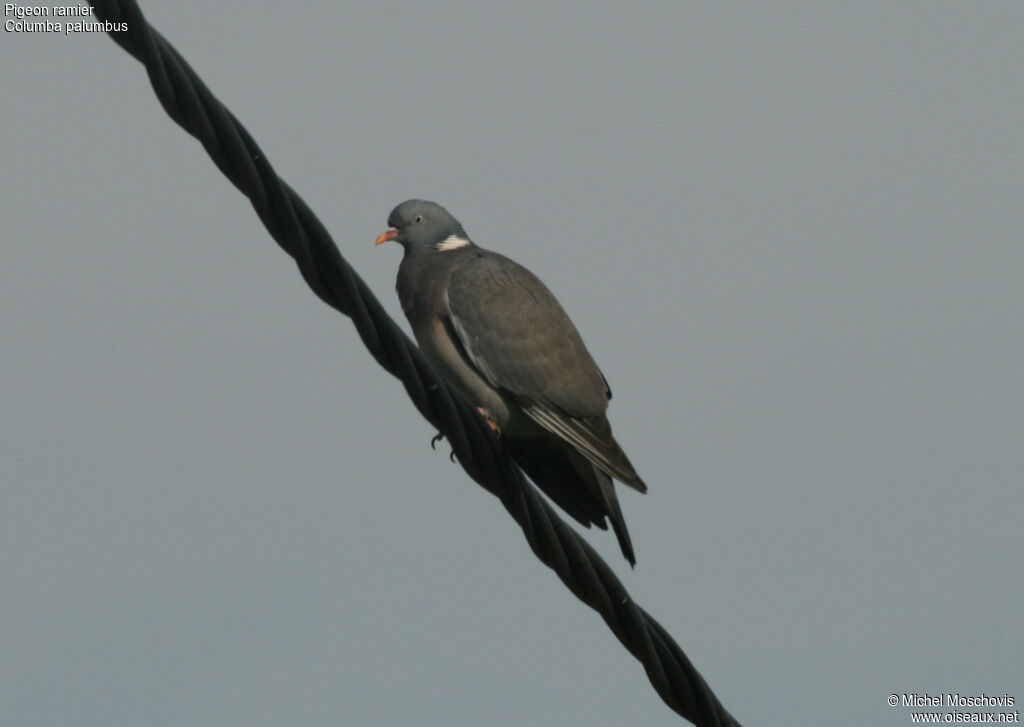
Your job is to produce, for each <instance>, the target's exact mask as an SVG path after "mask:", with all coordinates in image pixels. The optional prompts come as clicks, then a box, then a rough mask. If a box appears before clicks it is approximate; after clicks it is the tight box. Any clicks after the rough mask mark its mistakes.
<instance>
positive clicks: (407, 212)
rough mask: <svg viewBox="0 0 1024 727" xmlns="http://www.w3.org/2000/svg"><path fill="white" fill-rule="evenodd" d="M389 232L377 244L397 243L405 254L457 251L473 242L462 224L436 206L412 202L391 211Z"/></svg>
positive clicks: (379, 237)
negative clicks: (403, 249) (390, 241)
mask: <svg viewBox="0 0 1024 727" xmlns="http://www.w3.org/2000/svg"><path fill="white" fill-rule="evenodd" d="M388 225H390V226H391V229H389V230H388V231H387V232H384V233H381V234H380V235H378V236H377V244H378V245H380V244H381V243H384V242H388V241H389V240H394V241H395V242H397V243H398V244H400V245H401V246H402V247H404V248H405V250H406V252H419V251H431V250H437V251H441V252H444V251H447V250H455V249H457V248H460V247H465V246H466V245H472V244H473V243H472V241H470V239H469V238H468V237H467V236H466V231H465V230H463V229H462V225H461V224H459V221H458V220H457V219H455V218H454V217H452V216H451V215H450V214H448V210H446V209H445V208H444V207H442V206H441V205H439V204H435V203H434V202H426V201H424V200H422V199H410V200H406V201H405V202H402V204H400V205H398V206H397V207H395V208H394V209H393V210H391V214H390V215H388Z"/></svg>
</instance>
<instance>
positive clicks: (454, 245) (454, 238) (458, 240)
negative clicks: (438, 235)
mask: <svg viewBox="0 0 1024 727" xmlns="http://www.w3.org/2000/svg"><path fill="white" fill-rule="evenodd" d="M468 244H469V240H467V239H466V238H465V237H459V236H458V235H448V237H446V238H444V239H443V240H441V242H439V243H437V244H436V245H434V249H435V250H440V251H441V252H445V251H447V250H458V249H459V248H460V247H465V246H466V245H468Z"/></svg>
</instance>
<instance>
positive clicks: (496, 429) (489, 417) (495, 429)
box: [476, 406, 501, 437]
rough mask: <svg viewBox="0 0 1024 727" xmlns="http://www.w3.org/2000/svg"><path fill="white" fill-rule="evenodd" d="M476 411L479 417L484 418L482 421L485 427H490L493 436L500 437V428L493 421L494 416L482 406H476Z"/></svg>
mask: <svg viewBox="0 0 1024 727" xmlns="http://www.w3.org/2000/svg"><path fill="white" fill-rule="evenodd" d="M476 410H477V412H479V414H480V416H482V417H483V418H484V421H485V422H486V423H487V426H488V427H490V429H491V431H492V432H494V436H496V437H500V436H501V427H499V426H498V422H496V421H494V415H493V414H491V412H489V411H488V410H487V409H485V408H484V407H482V406H478V407H477V408H476Z"/></svg>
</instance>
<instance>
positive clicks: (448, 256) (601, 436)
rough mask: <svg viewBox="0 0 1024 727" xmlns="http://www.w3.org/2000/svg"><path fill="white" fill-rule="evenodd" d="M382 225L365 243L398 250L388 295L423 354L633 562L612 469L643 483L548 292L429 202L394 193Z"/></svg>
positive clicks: (539, 476) (561, 497)
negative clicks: (396, 198)
mask: <svg viewBox="0 0 1024 727" xmlns="http://www.w3.org/2000/svg"><path fill="white" fill-rule="evenodd" d="M388 225H389V226H390V228H391V229H389V230H388V231H387V232H385V233H383V234H381V235H380V236H379V237H377V244H378V245H379V244H381V243H384V242H388V241H389V240H394V241H395V242H397V243H399V244H401V245H402V247H403V248H405V254H404V256H403V258H402V263H401V265H400V266H399V268H398V284H397V289H398V298H399V300H400V301H401V304H402V310H404V311H405V315H406V317H407V318H408V319H409V324H410V325H411V326H412V330H413V333H414V335H415V336H416V340H417V342H418V343H419V346H420V350H421V351H422V352H423V354H424V356H426V358H427V359H428V360H429V361H430V362H431V364H432V365H433V366H434V367H435V368H436V369H437V371H438V373H440V374H441V375H442V376H443V377H444V378H445V379H446V380H447V381H448V383H450V384H451V385H452V386H453V388H454V389H455V390H456V392H458V393H459V394H461V396H462V397H464V398H465V400H466V401H467V403H469V404H470V405H471V406H473V407H475V408H476V409H477V411H478V412H479V413H480V414H481V416H483V417H484V418H485V420H486V422H487V424H488V425H489V426H490V427H491V428H492V429H493V430H494V431H495V432H496V433H497V434H498V437H499V441H500V442H501V444H502V447H503V448H504V450H505V451H506V452H507V454H508V455H509V456H510V457H511V458H512V461H514V462H515V463H516V464H517V465H518V466H519V467H520V468H521V469H522V470H523V471H524V472H525V473H526V474H527V475H528V476H529V477H530V479H531V480H533V481H534V482H535V483H536V484H537V485H538V486H539V487H540V488H541V489H542V490H543V491H544V492H545V493H547V495H548V496H549V497H550V498H551V499H552V500H553V501H554V502H556V503H557V504H558V505H559V506H560V507H562V509H564V510H565V511H566V512H567V513H569V514H570V515H572V516H573V517H574V518H576V519H577V520H578V521H579V522H580V523H582V524H583V525H585V526H587V527H590V525H591V524H593V525H597V526H598V527H599V528H601V529H605V528H606V527H607V525H606V524H605V517H607V518H608V519H609V520H610V521H611V524H612V528H613V529H614V531H615V535H616V537H617V538H618V540H619V546H620V547H621V548H622V554H623V555H624V556H625V557H626V560H628V561H629V563H630V565H635V564H636V557H635V556H634V554H633V544H632V543H631V542H630V538H629V531H628V530H627V529H626V523H625V520H624V519H623V517H622V510H621V509H620V508H619V501H618V499H617V498H616V495H615V488H614V486H613V485H612V478H614V479H617V480H619V481H621V482H624V483H625V484H627V485H629V486H630V487H633V488H635V489H637V490H639V491H640V492H646V491H647V486H646V485H645V484H644V483H643V480H641V479H640V477H639V475H637V473H636V471H635V470H634V469H633V465H632V464H630V462H629V459H628V458H627V457H626V454H625V452H623V451H622V448H621V447H620V446H619V444H618V442H616V441H615V438H614V437H612V430H611V426H610V425H609V423H608V418H607V417H606V412H607V409H608V400H609V399H610V398H611V395H612V394H611V390H610V389H609V388H608V384H607V382H606V381H605V379H604V376H603V375H602V374H601V371H600V369H598V367H597V364H596V363H594V359H593V358H592V357H591V356H590V352H589V351H587V347H586V346H585V345H584V344H583V339H581V338H580V334H579V333H578V332H577V331H576V327H575V326H574V325H573V324H572V321H570V320H569V317H568V316H567V315H566V313H565V311H564V310H562V306H561V305H559V303H558V301H557V300H555V296H553V295H552V294H551V291H549V290H548V289H547V286H545V285H544V283H542V282H541V281H540V280H539V279H538V278H537V276H535V275H534V274H533V273H531V272H530V271H529V270H527V269H526V268H524V267H523V266H522V265H519V264H518V263H516V262H513V261H512V260H509V259H508V258H507V257H505V256H504V255H499V254H498V253H496V252H491V251H489V250H485V249H483V248H482V247H478V246H477V245H476V244H474V243H473V241H472V240H470V238H469V236H468V235H467V234H466V231H465V230H464V229H463V228H462V225H461V224H459V221H458V220H456V219H455V218H454V217H452V216H451V215H450V214H449V213H448V211H447V210H446V209H444V207H441V206H440V205H438V204H435V203H433V202H425V201H423V200H417V199H411V200H408V201H406V202H403V203H402V204H400V205H398V206H397V207H395V209H394V210H393V211H392V212H391V215H390V216H389V217H388Z"/></svg>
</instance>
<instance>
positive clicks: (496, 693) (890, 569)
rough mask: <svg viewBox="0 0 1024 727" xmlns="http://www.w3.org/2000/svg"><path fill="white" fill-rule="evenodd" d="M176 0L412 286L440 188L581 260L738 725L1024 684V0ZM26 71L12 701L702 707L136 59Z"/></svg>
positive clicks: (280, 143)
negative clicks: (390, 371)
mask: <svg viewBox="0 0 1024 727" xmlns="http://www.w3.org/2000/svg"><path fill="white" fill-rule="evenodd" d="M211 5H212V7H211ZM360 5H367V4H360ZM143 9H144V11H145V12H146V13H147V17H148V18H149V20H150V22H151V23H153V24H154V25H155V26H156V27H157V28H158V29H159V30H160V31H161V32H162V33H163V34H164V35H165V36H166V37H167V38H168V39H169V40H170V41H171V42H172V43H173V44H174V45H175V46H176V47H177V48H178V50H179V51H180V52H181V53H182V54H183V55H184V57H185V58H186V59H188V61H189V62H190V63H191V64H192V65H193V67H194V68H195V69H196V70H197V71H198V72H199V74H200V76H202V77H203V79H204V80H205V81H206V82H207V84H208V85H209V86H210V87H211V88H212V89H213V90H214V92H215V93H216V94H217V95H218V96H219V97H220V98H221V100H222V101H224V102H225V103H226V104H227V105H228V106H229V107H230V108H231V109H232V111H233V112H234V113H235V115H236V116H237V117H238V118H239V119H240V120H242V122H243V123H244V124H245V125H246V126H247V127H248V129H249V130H250V131H251V132H252V134H253V135H254V136H255V138H256V139H257V140H258V142H259V143H260V144H261V146H262V147H263V149H264V151H265V152H266V153H267V154H268V156H269V157H270V159H271V161H272V162H273V163H274V165H275V167H276V168H277V170H278V172H279V173H280V174H281V175H282V176H283V177H285V178H286V179H287V180H288V181H289V183H291V185H292V186H293V187H294V188H295V189H296V190H297V191H298V192H299V193H300V194H301V195H303V196H304V197H305V199H306V200H307V201H308V202H309V204H310V205H311V206H312V207H313V209H314V210H316V212H317V214H318V215H319V216H320V218H321V219H322V220H323V222H324V223H325V224H326V225H327V226H328V228H329V229H330V231H331V233H332V234H333V235H334V238H335V240H336V241H337V243H338V245H339V246H340V248H341V250H342V253H343V254H344V255H345V256H346V257H347V258H348V260H349V261H350V262H351V263H352V264H353V265H354V266H355V268H356V269H357V270H358V271H359V272H360V274H361V275H362V276H363V277H364V278H365V279H366V280H367V282H368V283H370V284H371V285H372V286H373V287H374V288H375V290H377V291H378V293H379V296H380V298H381V299H382V301H383V302H384V303H385V305H387V306H388V308H389V310H391V311H392V314H393V315H394V316H395V317H396V318H399V319H401V312H400V310H399V308H398V305H397V301H396V298H395V295H394V290H393V283H394V275H395V272H396V269H397V265H398V261H399V249H398V248H397V247H382V248H375V247H374V245H373V244H372V242H373V238H374V237H375V236H376V234H377V233H379V232H381V231H382V230H383V229H384V228H385V227H386V219H387V214H388V212H389V211H390V209H391V208H392V206H394V204H395V203H397V202H399V201H401V200H403V199H405V198H407V197H410V196H419V197H424V198H427V199H433V200H436V201H438V202H440V203H442V204H444V205H445V206H446V207H448V208H449V209H450V210H451V211H452V212H453V214H455V215H456V216H457V217H459V219H460V220H461V221H462V222H463V223H464V225H465V226H466V229H467V231H468V232H469V234H470V235H471V236H473V238H474V239H475V240H476V241H477V242H478V243H480V244H482V245H484V246H485V247H489V248H492V249H495V250H499V251H501V252H503V253H506V254H508V255H510V256H511V257H513V258H515V259H517V260H518V261H520V262H522V263H523V264H525V265H527V266H528V267H530V268H531V269H532V270H533V271H534V272H536V273H537V274H538V275H539V276H540V277H541V278H543V279H544V281H545V282H546V283H547V284H548V285H549V286H550V287H551V288H552V289H553V290H554V291H555V292H556V294H557V295H558V297H559V299H560V300H561V301H562V303H563V305H564V306H565V307H566V309H567V310H568V311H569V313H570V314H571V315H572V316H573V318H574V320H575V322H576V323H577V326H578V327H579V328H580V330H581V331H582V333H583V335H584V338H585V339H586V340H587V342H588V344H589V346H590V349H591V351H592V352H593V353H594V355H595V357H596V359H597V360H598V362H599V363H600V364H601V367H602V369H603V370H604V373H605V374H606V376H607V377H608V379H609V381H610V383H611V386H612V389H613V390H614V392H615V398H614V399H613V401H612V407H611V412H610V414H611V420H612V423H613V425H614V427H615V431H616V434H617V436H618V439H619V440H620V441H621V442H622V444H623V445H624V446H625V448H626V450H627V451H628V452H629V454H630V458H631V459H632V461H633V462H634V464H635V465H636V467H637V469H638V471H639V472H640V474H641V475H642V476H643V478H644V479H645V481H646V482H647V483H648V485H649V486H650V492H649V493H648V494H647V495H645V496H639V495H636V494H635V493H632V492H628V491H623V492H622V493H621V500H622V505H623V508H624V510H625V515H626V519H627V521H628V523H629V527H630V530H631V532H632V534H633V540H634V544H635V546H636V550H637V557H638V561H639V563H638V567H637V569H636V570H635V571H633V572H630V571H629V569H628V568H627V567H625V564H624V562H623V560H622V558H621V556H620V554H619V553H618V548H617V546H616V544H615V540H614V537H613V536H611V535H610V534H609V533H602V532H599V531H594V532H589V533H588V538H589V539H590V541H591V542H592V543H594V545H595V546H596V547H597V548H598V549H599V550H600V551H601V552H602V554H604V556H605V557H606V558H608V559H609V561H610V562H611V563H613V564H614V565H615V567H616V568H617V570H618V571H619V572H620V573H621V574H622V577H623V579H624V582H625V584H626V586H627V588H629V589H630V591H631V593H632V594H633V596H634V598H635V599H636V600H637V601H638V602H639V603H640V604H641V605H643V606H644V607H645V608H646V609H648V610H649V611H650V612H651V613H652V614H654V615H655V617H657V618H658V619H659V620H660V621H661V623H662V624H663V625H664V626H665V627H666V628H667V629H668V630H669V631H670V632H671V633H672V634H673V635H674V636H675V637H676V639H677V641H678V642H679V644H680V645H681V646H682V648H683V649H684V650H685V651H686V653H687V654H688V656H689V657H690V658H691V659H692V660H693V662H694V663H695V664H696V665H697V667H698V668H699V669H700V671H701V673H702V674H703V675H704V677H705V678H706V679H707V681H708V682H709V683H710V684H711V686H712V687H713V688H714V689H715V691H716V692H717V693H718V695H719V696H720V698H721V699H722V701H723V702H724V703H725V704H726V706H727V707H728V708H729V709H730V710H731V711H732V712H733V714H734V715H736V717H737V718H738V719H740V720H741V721H742V722H744V723H745V724H749V725H754V724H766V725H776V724H779V725H781V724H838V725H863V724H885V725H889V724H892V725H903V724H909V723H910V717H909V712H910V711H911V710H909V709H908V708H905V707H897V708H890V707H888V706H887V705H886V698H887V696H888V695H889V694H891V693H897V694H902V693H910V692H928V693H938V692H959V693H961V694H968V695H977V694H980V693H985V694H989V695H1002V694H1004V693H1008V694H1009V695H1011V696H1014V697H1016V699H1017V700H1018V702H1020V701H1021V700H1024V678H1022V676H1021V675H1022V674H1024V649H1022V644H1024V626H1022V620H1021V617H1020V613H1021V612H1024V585H1022V568H1021V552H1022V550H1024V535H1022V534H1021V515H1022V512H1024V495H1022V492H1021V480H1022V472H1024V447H1022V444H1021V440H1022V436H1021V435H1022V432H1024V421H1022V412H1024V379H1022V375H1021V370H1022V361H1024V330H1022V329H1024V324H1022V320H1024V292H1022V283H1021V281H1022V279H1024V248H1022V245H1021V230H1022V229H1024V211H1022V209H1024V208H1022V205H1021V192H1022V190H1024V172H1022V170H1024V131H1022V128H1024V125H1022V123H1021V119H1022V118H1024V98H1022V92H1021V81H1020V74H1021V68H1022V67H1024V48H1022V44H1021V37H1022V33H1024V5H1022V4H1021V3H1019V2H1002V3H999V2H986V3H952V2H902V3H891V2H886V3H855V4H854V3H849V4H844V5H843V6H841V7H840V6H838V5H835V4H822V3H791V2H777V3H746V4H737V3H716V4H712V3H679V2H663V3H648V4H643V5H640V6H635V5H632V6H631V5H628V4H625V3H600V4H599V3H557V4H554V3H532V2H527V3H517V4H515V6H514V7H510V6H509V4H499V3H484V4H474V5H471V6H467V4H464V3H457V2H434V3H429V4H428V3H399V2H383V3H375V4H373V6H372V7H360V6H353V5H352V4H349V3H328V2H322V3H309V4H305V5H303V6H302V8H301V9H298V10H296V9H294V8H293V6H291V5H289V4H286V3H265V2H255V3H226V2H225V3H213V4H208V3H199V2H175V3H157V2H147V3H145V4H144V5H143ZM0 67H3V68H4V69H5V79H6V93H5V94H4V96H3V100H2V102H0V109H2V111H0V119H2V128H3V130H4V132H5V144H4V146H5V155H4V157H5V164H4V174H2V175H0V211H2V213H3V219H4V222H5V230H6V234H5V236H4V242H3V257H2V259H3V264H2V265H0V310H2V311H3V314H2V316H0V342H2V355H0V722H2V723H3V724H5V725H6V724H10V725H19V726H21V725H25V726H28V725H33V726H34V725H40V726H43V725H47V726H49V725H57V724H73V725H76V727H93V726H95V727H100V726H102V727H109V726H110V725H147V726H153V727H160V726H162V725H190V726H191V727H196V726H201V725H211V726H212V725H218V726H220V725H246V726H250V725H277V724H301V725H327V724H346V725H348V724H353V725H358V724H385V725H478V724H486V725H523V724H541V725H547V724H550V725H600V724H629V725H634V724H635V725H656V724H674V723H677V722H678V720H677V719H676V718H675V716H674V715H673V714H672V713H671V712H670V711H669V710H668V708H667V707H665V706H664V705H663V704H662V702H661V701H660V700H659V699H658V697H657V696H656V694H655V693H654V691H653V689H652V688H651V686H650V684H649V682H648V681H647V679H646V677H645V676H644V674H643V672H642V670H641V668H640V667H639V665H638V664H637V663H636V662H635V660H634V659H633V658H632V657H631V656H630V655H629V654H628V653H627V652H626V651H625V650H623V649H622V647H621V646H620V645H619V644H618V642H617V641H616V640H615V638H614V637H613V636H612V635H611V633H610V632H609V631H608V629H607V628H606V627H605V625H604V624H603V622H601V621H600V619H599V618H598V617H597V616H596V615H595V614H594V613H593V612H591V611H590V610H589V609H587V608H586V607H584V606H583V605H582V604H580V603H579V602H578V601H576V599H575V598H574V597H572V596H571V595H570V594H569V592H568V591H567V590H566V589H565V588H564V587H563V586H562V585H561V583H560V582H559V581H558V580H557V578H556V577H555V576H554V575H553V574H552V573H551V572H550V571H548V570H547V569H546V568H544V567H543V566H542V565H540V563H539V562H538V561H537V560H536V559H535V558H534V557H533V555H532V554H531V553H530V551H529V549H528V547H527V546H526V544H525V541H524V540H523V537H522V535H521V533H520V532H519V530H518V528H517V527H516V526H515V524H514V523H513V521H512V520H511V519H510V518H509V517H508V516H507V515H506V513H505V512H504V510H503V509H502V508H501V506H500V504H499V503H498V501H497V500H495V499H494V498H492V497H491V496H489V495H487V494H486V493H485V492H484V491H482V490H481V489H480V488H478V487H477V486H476V485H474V484H473V483H471V482H470V480H469V479H468V478H467V477H466V476H465V475H464V474H463V473H462V470H461V469H460V468H459V467H458V466H456V465H453V464H451V463H450V462H449V461H448V459H447V456H446V452H447V449H446V448H445V447H441V448H439V449H440V451H438V452H436V453H435V452H432V451H431V450H430V447H429V440H430V437H431V436H432V434H433V431H432V430H431V428H430V427H429V426H428V425H427V424H426V422H424V421H423V420H422V419H420V418H419V416H418V415H416V414H415V413H414V410H413V409H412V407H411V405H410V404H409V403H408V401H407V400H406V397H405V395H404V392H403V391H402V389H401V386H400V385H399V384H398V383H397V382H396V381H395V380H394V379H392V378H391V377H389V376H388V375H387V374H384V373H383V372H382V371H381V370H380V369H379V368H377V367H376V365H375V364H374V363H373V362H372V360H371V359H370V357H369V355H368V354H367V353H366V352H365V350H364V349H363V347H362V345H361V344H360V343H359V341H358V338H357V336H356V334H355V331H354V330H353V328H352V327H351V325H350V323H349V322H348V320H347V319H345V318H343V317H341V316H339V315H337V314H336V313H334V312H333V311H331V310H330V309H328V308H327V307H325V306H324V305H323V304H321V303H320V302H319V301H318V300H317V299H316V298H315V297H314V296H313V295H312V294H311V293H310V292H309V291H308V289H307V288H306V287H305V285H304V284H303V282H302V280H301V278H300V277H299V275H298V274H297V271H296V269H295V267H294V265H293V264H292V262H291V261H290V259H289V258H288V257H287V256H285V255H284V254H283V253H281V251H280V250H279V249H278V248H277V246H276V245H275V244H274V243H273V241H272V240H271V239H270V237H269V236H268V234H267V233H266V232H265V231H264V230H263V228H262V227H261V225H260V224H259V221H258V220H257V218H256V216H255V215H254V214H253V213H252V210H251V208H250V207H249V205H248V203H247V201H246V200H245V199H244V198H243V197H242V196H241V195H239V194H238V193H237V192H236V191H235V190H234V188H233V187H232V186H231V185H230V184H229V183H228V182H227V181H226V180H225V179H224V178H223V177H222V176H221V174H220V172H218V171H217V169H216V168H215V167H214V165H213V164H212V163H211V162H210V161H209V159H208V158H207V156H206V154H205V152H204V151H203V150H202V148H201V147H200V146H199V145H198V144H197V143H196V142H195V141H194V140H193V139H192V138H191V137H189V136H187V135H186V134H185V133H184V132H182V131H181V130H180V129H178V127H177V126H175V125H174V124H173V122H171V121H170V119H169V118H168V117H167V116H166V115H165V114H164V112H163V111H162V109H161V108H160V107H159V104H158V103H157V101H156V99H155V97H154V95H153V93H152V91H151V89H150V87H149V83H148V80H147V78H146V76H145V73H144V70H143V68H142V66H141V65H140V64H138V63H137V62H136V61H134V60H133V59H132V58H130V57H129V56H128V55H127V54H126V53H124V52H123V51H122V50H120V49H119V48H118V47H117V46H116V45H115V44H114V43H113V42H112V41H111V40H110V39H109V38H107V37H106V36H105V35H101V34H90V35H78V36H72V37H63V36H58V35H47V34H13V33H4V34H3V38H2V40H0ZM403 325H404V320H403Z"/></svg>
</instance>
